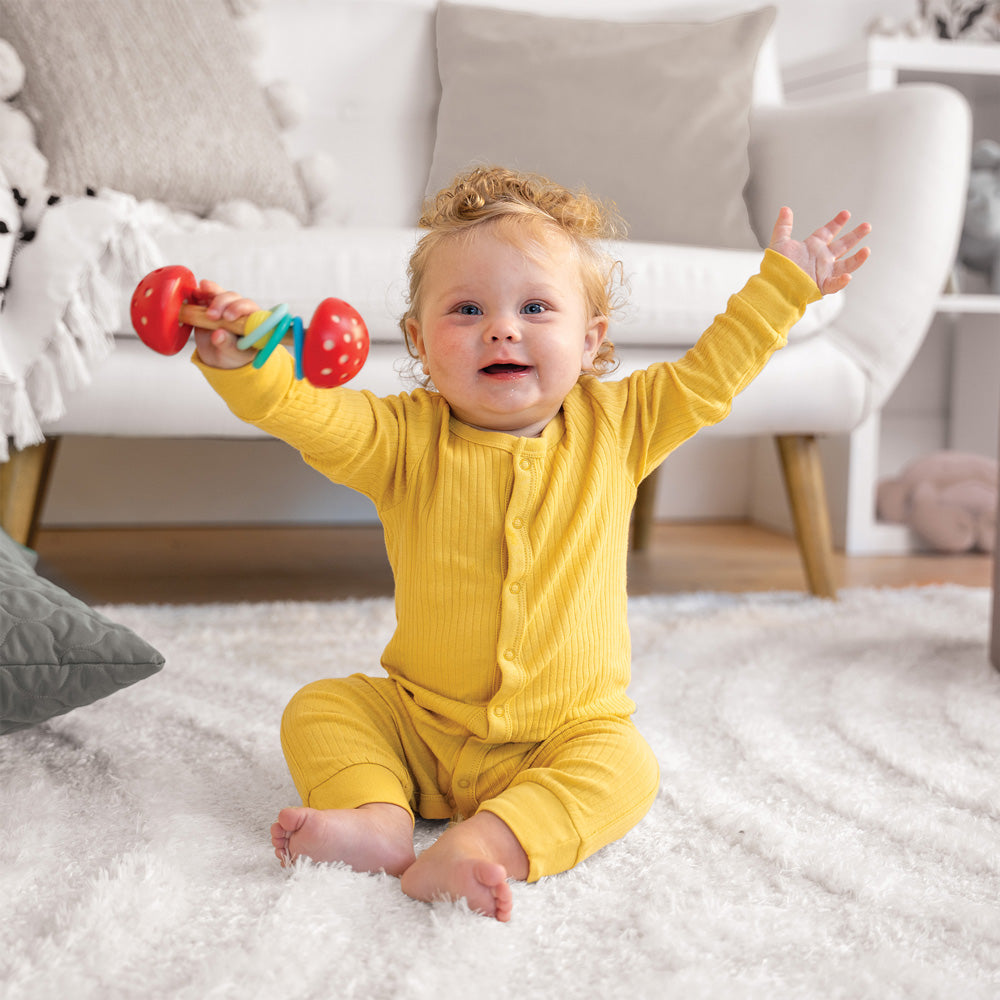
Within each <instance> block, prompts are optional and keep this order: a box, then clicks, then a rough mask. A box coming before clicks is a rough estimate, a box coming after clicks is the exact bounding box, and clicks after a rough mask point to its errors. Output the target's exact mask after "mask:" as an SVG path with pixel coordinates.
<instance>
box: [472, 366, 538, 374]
mask: <svg viewBox="0 0 1000 1000" xmlns="http://www.w3.org/2000/svg"><path fill="white" fill-rule="evenodd" d="M527 370H528V366H527V365H512V364H497V365H487V366H486V367H485V368H483V369H482V371H483V372H484V373H485V374H486V375H513V374H518V373H520V372H526V371H527Z"/></svg>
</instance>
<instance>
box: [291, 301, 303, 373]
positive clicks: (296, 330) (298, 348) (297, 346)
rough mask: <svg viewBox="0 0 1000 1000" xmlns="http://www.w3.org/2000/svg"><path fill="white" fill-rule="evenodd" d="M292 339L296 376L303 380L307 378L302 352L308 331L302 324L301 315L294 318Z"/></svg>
mask: <svg viewBox="0 0 1000 1000" xmlns="http://www.w3.org/2000/svg"><path fill="white" fill-rule="evenodd" d="M292 341H293V353H294V355H295V377H296V378H297V379H299V380H300V381H301V380H302V379H304V378H305V375H304V374H303V371H302V352H303V351H304V350H305V346H306V333H305V328H304V327H303V325H302V317H301V316H294V317H293V318H292Z"/></svg>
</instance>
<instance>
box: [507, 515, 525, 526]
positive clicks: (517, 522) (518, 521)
mask: <svg viewBox="0 0 1000 1000" xmlns="http://www.w3.org/2000/svg"><path fill="white" fill-rule="evenodd" d="M510 523H511V524H512V525H513V526H514V527H515V528H523V527H524V521H522V520H521V519H520V518H519V517H515V518H514V520H513V521H511V522H510Z"/></svg>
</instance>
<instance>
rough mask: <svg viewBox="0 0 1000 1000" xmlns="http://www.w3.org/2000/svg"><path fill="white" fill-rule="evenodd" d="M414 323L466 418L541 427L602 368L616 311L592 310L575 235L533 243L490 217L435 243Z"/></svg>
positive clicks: (487, 425)
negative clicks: (522, 244)
mask: <svg viewBox="0 0 1000 1000" xmlns="http://www.w3.org/2000/svg"><path fill="white" fill-rule="evenodd" d="M408 332H409V334H410V337H411V340H412V342H413V343H414V345H415V346H416V349H417V353H418V354H419V356H420V360H421V361H422V362H423V364H424V367H425V369H426V370H427V372H428V374H429V375H430V377H431V379H432V381H433V382H434V386H435V388H436V389H437V390H438V391H439V392H440V393H441V395H442V396H444V398H445V399H446V400H447V401H448V404H449V405H450V406H451V409H452V412H453V413H454V414H455V416H456V417H458V419H459V420H461V421H462V422H463V423H467V424H470V425H471V426H473V427H479V428H482V429H484V430H495V431H505V432H507V433H508V434H517V435H521V436H535V435H538V434H541V432H542V429H543V428H544V427H545V425H546V424H547V423H548V422H549V421H550V420H551V419H552V418H553V417H554V416H555V415H556V414H557V413H558V412H559V410H560V408H561V407H562V404H563V400H564V399H565V398H566V395H567V394H568V393H569V391H570V389H572V388H573V386H574V385H575V384H576V381H577V379H578V378H579V377H580V373H581V372H582V371H589V370H591V369H592V368H593V363H594V355H595V354H596V353H597V350H598V348H599V347H600V345H601V342H602V340H603V339H604V336H605V333H606V332H607V318H606V317H604V316H599V317H592V316H590V315H588V311H587V306H586V300H585V297H584V291H583V283H582V279H581V275H580V263H579V260H578V258H577V256H576V253H575V251H574V249H573V247H572V244H571V243H570V242H569V240H568V239H566V238H564V237H562V236H561V235H559V234H555V233H553V234H551V235H550V236H548V237H547V239H546V242H545V244H544V246H543V247H541V248H540V249H535V248H532V249H531V250H530V251H526V250H524V249H521V248H519V247H517V246H514V245H513V244H511V243H510V242H508V241H507V240H505V239H503V238H501V237H500V236H498V235H497V234H496V233H495V232H494V231H493V230H492V228H491V227H490V226H484V227H482V228H481V229H479V230H478V231H476V232H475V233H474V235H472V236H471V238H470V239H468V240H465V239H456V240H450V241H447V242H445V243H444V244H443V245H442V246H440V247H439V248H438V249H437V250H436V251H435V252H434V254H433V255H432V257H431V258H430V260H429V261H428V264H427V269H426V271H425V274H424V278H423V283H422V286H421V309H420V315H419V316H418V317H417V318H416V319H415V320H410V321H409V323H408Z"/></svg>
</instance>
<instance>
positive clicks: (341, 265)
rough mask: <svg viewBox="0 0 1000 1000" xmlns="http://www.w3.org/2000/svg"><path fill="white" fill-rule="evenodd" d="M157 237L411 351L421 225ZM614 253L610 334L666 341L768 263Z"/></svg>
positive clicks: (710, 313)
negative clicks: (333, 303)
mask: <svg viewBox="0 0 1000 1000" xmlns="http://www.w3.org/2000/svg"><path fill="white" fill-rule="evenodd" d="M153 235H154V237H155V239H156V242H157V244H158V245H159V247H160V249H161V251H162V252H163V256H164V259H165V260H168V261H184V263H185V265H186V266H187V267H190V268H191V270H192V271H194V273H195V275H196V276H198V277H200V278H201V277H204V278H211V279H212V280H213V281H217V282H219V283H220V284H221V285H223V286H224V287H227V288H235V289H238V290H239V291H240V292H242V293H243V294H245V295H248V296H250V297H251V298H253V299H255V300H256V301H258V302H259V303H260V304H261V305H262V306H263V307H265V308H270V307H271V306H273V305H275V304H277V303H278V302H287V303H288V304H289V306H290V308H291V309H292V311H293V312H295V313H298V314H299V315H301V316H303V317H305V318H306V319H307V320H308V319H309V318H310V317H311V316H312V313H313V310H315V308H316V306H317V305H318V304H319V299H320V298H322V297H325V296H336V297H337V298H342V299H346V300H347V301H348V302H350V303H351V304H352V305H353V306H354V307H355V308H356V309H357V310H358V311H359V312H360V313H361V315H362V316H363V317H364V319H365V323H366V324H367V326H368V330H369V333H370V335H371V338H372V341H373V342H374V343H383V344H398V345H399V348H400V355H401V356H403V355H404V354H405V349H404V348H403V345H402V334H401V333H400V329H399V318H400V316H402V314H403V313H404V312H405V310H406V292H407V281H406V264H407V261H408V260H409V257H410V254H411V253H412V252H413V249H414V247H415V246H416V243H417V240H418V239H419V238H420V235H421V233H420V231H419V230H417V229H396V228H374V227H359V228H341V229H317V228H311V229H304V230H297V231H288V232H282V231H277V230H267V231H265V230H258V231H255V230H249V231H240V230H233V229H229V228H227V227H225V226H221V225H219V224H217V223H212V222H198V223H195V224H194V230H192V228H191V224H190V223H188V224H181V225H178V224H176V223H174V222H167V223H165V224H164V225H163V226H162V228H160V229H159V230H157V231H155V232H154V234H153ZM608 249H609V250H610V252H611V253H612V254H613V255H614V257H615V258H616V259H618V260H621V261H622V265H623V270H624V275H625V279H626V281H627V283H628V293H629V294H628V300H627V303H626V305H625V306H624V307H623V309H622V310H621V311H620V312H619V313H618V314H617V315H616V316H614V317H613V319H612V323H611V338H612V340H615V341H617V342H619V343H623V344H624V343H629V344H647V345H659V346H664V347H666V346H671V347H681V348H683V347H688V346H690V345H691V344H693V343H694V342H695V341H696V340H697V339H698V336H699V335H700V333H701V331H702V330H704V329H705V327H707V326H708V325H709V323H711V321H712V319H713V317H714V316H715V315H716V314H717V313H719V312H721V311H722V310H723V309H725V307H726V301H727V299H728V298H729V296H730V295H732V294H733V293H734V292H738V291H739V290H740V289H741V288H742V287H743V285H744V283H745V282H746V280H747V278H749V277H750V275H752V274H755V273H756V272H757V269H758V268H759V266H760V260H761V251H760V250H718V249H707V248H705V247H689V246H678V245H676V244H662V243H640V242H635V241H631V240H628V241H623V242H615V243H611V244H609V246H608ZM320 289H322V292H320V291H319V290H320ZM127 291H128V293H129V294H131V289H128V290H127ZM846 294H847V293H844V294H841V295H833V296H827V297H826V298H824V299H821V300H820V301H818V302H814V303H813V304H812V305H810V306H809V308H808V309H807V310H806V315H805V317H804V318H803V320H802V321H801V322H800V323H799V324H798V325H797V326H796V327H795V328H794V329H793V331H792V335H791V337H790V339H792V340H802V339H805V338H806V337H809V336H812V335H813V334H814V333H816V332H817V331H818V330H820V329H822V328H823V326H825V325H826V324H827V323H829V322H830V321H831V320H832V319H833V317H834V316H836V315H837V313H838V312H839V311H840V310H841V309H842V308H843V304H844V300H845V297H846ZM121 300H122V302H123V303H124V302H127V296H126V295H124V294H123V296H122V297H121ZM119 325H120V327H121V330H122V332H123V333H124V334H125V336H134V334H132V333H131V331H130V330H129V329H128V317H127V314H126V313H125V311H124V309H123V313H122V317H121V321H120V324H119Z"/></svg>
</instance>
